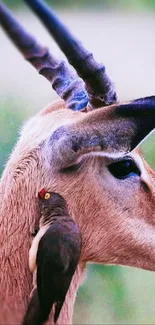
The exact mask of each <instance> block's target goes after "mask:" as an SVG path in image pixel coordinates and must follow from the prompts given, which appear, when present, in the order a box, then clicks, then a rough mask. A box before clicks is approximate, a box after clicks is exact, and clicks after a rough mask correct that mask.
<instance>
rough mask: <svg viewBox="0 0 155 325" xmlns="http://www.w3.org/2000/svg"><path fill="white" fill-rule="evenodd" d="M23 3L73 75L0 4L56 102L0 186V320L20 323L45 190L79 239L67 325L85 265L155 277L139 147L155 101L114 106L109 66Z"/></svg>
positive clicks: (152, 183) (146, 175) (153, 217)
mask: <svg viewBox="0 0 155 325" xmlns="http://www.w3.org/2000/svg"><path fill="white" fill-rule="evenodd" d="M25 2H27V3H28V4H29V5H30V7H31V8H32V9H33V10H34V12H35V13H36V14H37V15H38V16H39V17H40V19H41V20H42V22H43V23H44V25H45V26H46V27H47V28H48V30H49V32H50V33H51V34H52V36H53V37H54V39H55V40H56V42H57V43H58V45H59V46H60V48H61V49H62V51H63V52H64V53H65V55H66V56H67V59H68V61H69V62H70V63H71V65H72V66H73V67H74V68H75V70H76V72H75V71H74V72H73V70H70V67H69V65H68V64H67V63H65V62H59V61H58V60H57V59H55V58H54V57H53V56H52V55H51V54H50V53H49V51H48V49H47V48H45V47H43V46H41V45H40V44H39V43H38V42H37V41H36V40H35V39H34V38H33V37H32V36H31V35H30V34H28V33H27V32H26V31H25V30H24V28H23V27H22V26H21V25H20V24H19V23H18V22H17V21H16V19H15V18H14V17H13V16H12V15H11V13H10V12H9V11H8V9H7V8H6V7H5V6H4V5H3V4H0V23H1V25H2V27H3V28H4V29H5V31H6V33H7V34H8V36H9V37H10V38H11V39H12V41H13V42H14V43H15V45H16V46H17V47H18V48H19V50H20V51H21V53H23V55H24V57H25V58H26V59H27V60H28V61H29V62H30V63H31V64H32V65H33V66H34V67H35V68H36V69H37V70H38V71H39V73H41V74H42V75H43V76H44V77H46V78H47V79H48V80H49V81H50V82H51V84H52V87H53V88H54V89H55V90H56V92H57V93H58V95H59V96H60V97H61V98H62V100H59V101H57V102H54V103H52V104H51V105H49V106H48V107H46V108H45V109H44V110H43V111H41V112H40V113H39V114H37V115H36V116H34V117H32V119H30V121H28V122H27V123H26V124H25V126H24V127H23V129H22V131H21V135H20V138H19V140H18V142H17V145H16V147H15V148H14V151H13V153H12V155H11V157H10V159H9V161H8V164H7V166H6V168H5V170H4V173H3V176H2V179H1V184H0V198H1V204H0V209H1V213H0V243H1V254H0V258H1V263H0V265H1V275H2V276H1V277H0V279H1V296H0V306H1V307H0V308H1V312H0V318H1V319H0V322H2V323H3V324H8V322H9V321H11V322H12V320H13V321H14V322H15V323H16V324H17V323H18V322H19V321H20V319H21V317H22V315H23V312H24V309H25V307H26V304H27V300H28V297H29V294H30V291H31V283H32V282H31V280H32V279H31V275H30V272H29V270H28V250H29V247H30V244H31V232H32V231H33V229H34V227H35V226H36V225H38V219H39V211H38V202H37V198H36V196H37V193H38V191H39V190H40V189H41V188H43V187H44V188H46V189H47V190H49V191H56V192H59V193H60V194H61V195H63V196H64V198H65V199H66V200H67V202H68V206H69V210H70V213H71V215H72V216H73V218H74V219H75V220H76V221H77V223H78V225H79V227H80V230H81V234H82V242H83V246H82V254H81V260H80V265H79V267H78V270H77V272H76V274H75V276H74V279H73V282H72V285H71V287H70V290H69V292H68V295H67V298H66V304H65V306H64V308H63V312H62V316H61V317H60V319H59V321H60V324H66V323H67V324H68V323H70V322H71V318H72V309H73V303H74V299H75V293H76V290H77V288H78V286H79V284H80V282H81V276H82V273H83V269H84V267H85V264H86V263H87V262H89V261H91V262H96V263H105V264H121V265H128V266H134V267H140V268H144V269H147V270H153V271H155V214H154V208H155V173H154V172H153V170H151V168H150V167H149V166H148V165H147V163H146V162H145V161H144V159H143V157H142V155H141V153H140V151H139V149H138V148H137V147H138V145H139V144H140V143H141V141H143V139H144V138H145V137H146V136H147V135H148V134H149V133H150V132H151V131H152V130H153V129H154V128H155V96H152V97H147V98H141V99H136V100H133V101H131V102H128V103H123V104H121V103H118V102H117V95H116V92H115V89H114V85H113V83H112V82H111V80H110V78H109V77H108V75H107V73H106V71H105V67H104V66H103V65H102V64H98V63H97V62H95V60H94V58H93V56H92V54H90V53H89V52H88V51H86V50H85V49H84V47H83V46H82V45H81V44H80V43H79V42H78V41H77V40H76V39H75V38H74V37H73V36H72V35H71V34H70V32H69V31H68V30H67V29H66V28H65V27H64V26H63V24H62V23H61V22H60V21H59V20H58V18H56V16H55V15H54V13H53V12H52V11H51V10H50V9H49V8H48V7H47V6H45V4H44V3H42V1H40V0H31V1H30V0H25ZM10 291H11V295H10ZM8 306H9V307H8ZM12 315H13V316H12Z"/></svg>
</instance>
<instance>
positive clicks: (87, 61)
mask: <svg viewBox="0 0 155 325" xmlns="http://www.w3.org/2000/svg"><path fill="white" fill-rule="evenodd" d="M24 1H25V2H26V3H27V4H28V5H29V6H30V7H31V8H32V10H33V11H34V12H35V13H36V14H37V15H38V16H39V18H40V19H41V21H42V22H43V23H44V25H45V26H46V27H47V29H48V30H49V32H50V34H51V35H52V36H53V38H54V39H55V41H56V42H57V43H58V45H59V47H60V48H61V50H62V51H63V52H64V54H65V55H66V57H67V59H68V61H69V62H70V64H71V65H73V67H74V68H75V69H76V71H77V73H78V74H79V76H80V77H81V78H82V79H83V80H84V81H85V83H86V89H87V92H88V96H89V104H90V106H91V107H101V106H105V105H110V104H113V103H115V102H116V101H117V95H116V91H115V89H114V85H113V83H112V81H111V80H110V78H109V77H108V76H107V74H106V71H105V66H104V65H103V64H99V63H97V62H96V61H95V60H94V58H93V55H92V53H90V52H88V51H87V50H86V49H84V47H83V46H82V44H81V43H80V42H79V41H77V40H76V39H75V38H74V37H73V35H72V34H71V33H70V32H69V30H68V29H67V28H66V27H65V26H64V25H63V24H62V22H61V21H60V20H59V19H58V18H57V17H56V15H55V14H54V13H53V11H52V10H51V9H50V8H49V7H48V6H46V5H45V3H43V1H41V0H24Z"/></svg>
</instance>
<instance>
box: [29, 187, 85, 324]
mask: <svg viewBox="0 0 155 325" xmlns="http://www.w3.org/2000/svg"><path fill="white" fill-rule="evenodd" d="M38 196H39V206H40V211H41V219H40V228H39V231H38V233H37V235H36V236H35V238H34V240H33V242H32V246H31V249H30V252H29V267H30V270H31V271H32V272H34V282H35V283H34V290H33V291H32V294H31V298H30V302H29V305H28V309H27V312H26V315H25V317H24V320H23V325H30V324H33V325H41V324H43V323H44V322H46V321H47V320H48V318H49V314H50V311H51V309H52V307H53V306H54V308H55V309H54V322H55V323H56V321H57V319H58V317H59V314H60V312H61V308H62V306H63V303H64V301H65V297H66V294H67V291H68V288H69V286H70V283H71V280H72V277H73V275H74V272H75V270H76V267H77V265H78V262H79V259H80V253H81V233H80V230H79V228H78V225H77V224H76V222H75V221H74V220H73V219H72V217H71V216H70V215H69V213H68V209H67V204H66V201H65V200H64V198H63V197H62V196H61V195H60V194H57V193H54V192H46V191H45V190H44V189H42V190H41V191H40V192H39V195H38Z"/></svg>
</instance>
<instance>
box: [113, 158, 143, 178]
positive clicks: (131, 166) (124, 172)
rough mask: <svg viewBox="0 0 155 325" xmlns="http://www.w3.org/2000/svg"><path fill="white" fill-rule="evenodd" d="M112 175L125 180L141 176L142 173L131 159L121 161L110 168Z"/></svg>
mask: <svg viewBox="0 0 155 325" xmlns="http://www.w3.org/2000/svg"><path fill="white" fill-rule="evenodd" d="M108 168H109V171H110V173H111V174H112V175H113V176H114V177H116V178H118V179H125V178H127V177H131V176H137V175H138V176H140V171H139V169H138V168H137V166H136V165H135V163H134V162H133V160H131V159H127V160H121V161H118V162H116V163H114V164H111V165H109V166H108Z"/></svg>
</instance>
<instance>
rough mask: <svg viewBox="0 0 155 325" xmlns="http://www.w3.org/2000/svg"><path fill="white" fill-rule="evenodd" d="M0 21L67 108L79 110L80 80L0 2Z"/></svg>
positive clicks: (81, 102) (82, 98) (83, 103)
mask: <svg viewBox="0 0 155 325" xmlns="http://www.w3.org/2000/svg"><path fill="white" fill-rule="evenodd" d="M0 24H1V25H2V27H3V29H4V30H5V31H6V33H7V35H8V36H9V37H10V39H11V40H12V41H13V43H14V44H15V45H16V46H17V48H18V49H19V50H20V52H21V53H22V54H23V55H24V57H25V59H26V60H27V61H29V62H30V63H31V64H32V65H33V66H34V67H35V68H36V69H37V70H38V72H39V73H40V74H41V75H43V76H44V77H45V78H46V79H48V80H49V81H50V82H51V84H52V87H53V89H54V90H55V91H56V92H57V94H58V95H59V96H60V97H61V98H62V99H64V100H65V101H66V104H67V107H68V108H71V109H73V110H75V111H76V110H81V109H83V108H84V107H86V105H87V102H88V99H87V93H86V91H85V88H84V83H83V81H82V80H81V79H80V78H79V77H78V76H77V75H76V74H75V73H74V72H72V71H71V70H70V69H69V68H68V66H67V64H66V63H65V62H63V61H58V60H56V59H55V58H54V57H53V56H52V55H51V54H50V53H49V50H48V49H47V48H46V47H43V46H41V45H40V44H39V43H38V42H37V41H36V40H35V39H34V38H33V37H32V36H31V35H30V34H29V33H28V32H27V31H26V30H25V29H24V28H23V27H22V26H21V25H20V24H19V23H18V21H17V20H16V19H15V18H14V17H13V15H12V14H11V12H10V11H9V10H8V9H7V8H6V7H5V5H4V4H2V3H0Z"/></svg>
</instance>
